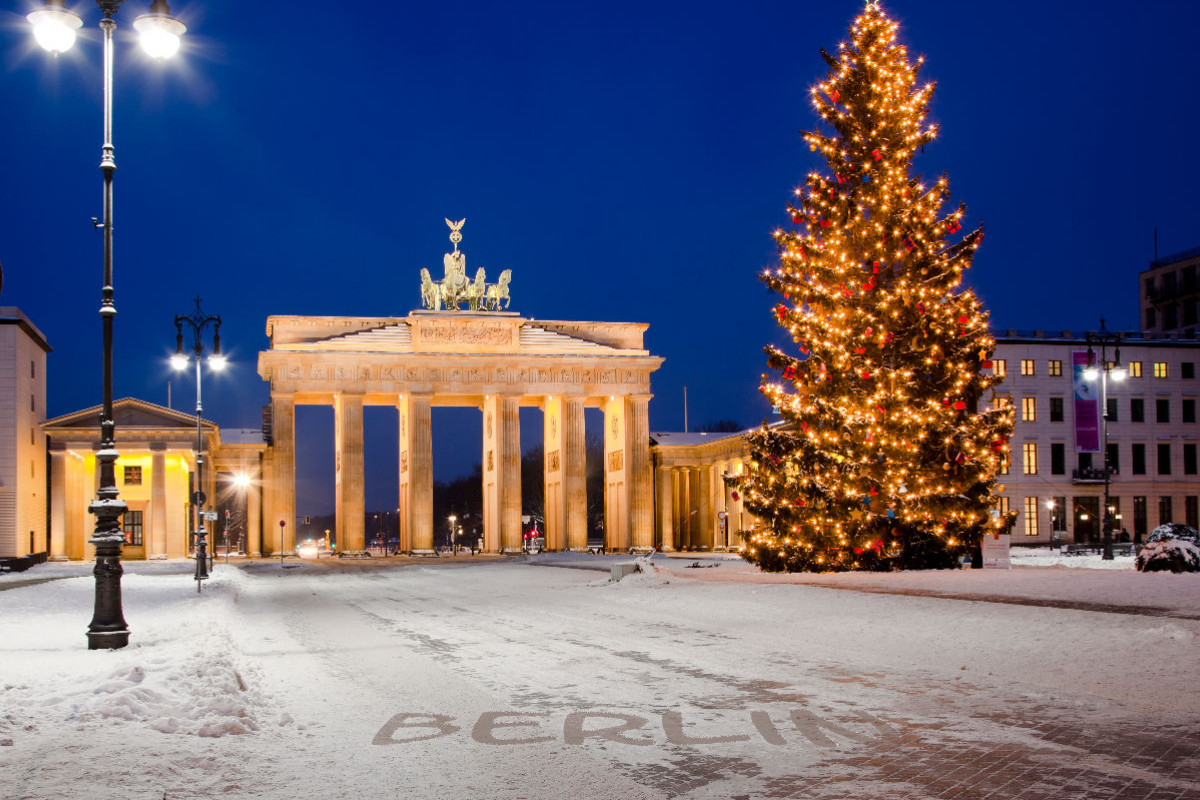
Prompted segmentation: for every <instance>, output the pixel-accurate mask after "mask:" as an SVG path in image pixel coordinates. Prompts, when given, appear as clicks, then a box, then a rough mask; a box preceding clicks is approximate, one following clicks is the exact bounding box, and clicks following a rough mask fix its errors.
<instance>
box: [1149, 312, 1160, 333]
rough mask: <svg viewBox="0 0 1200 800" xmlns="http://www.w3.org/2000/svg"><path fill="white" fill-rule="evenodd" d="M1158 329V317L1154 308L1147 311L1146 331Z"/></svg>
mask: <svg viewBox="0 0 1200 800" xmlns="http://www.w3.org/2000/svg"><path fill="white" fill-rule="evenodd" d="M1157 327H1158V315H1157V314H1155V313H1154V309H1153V308H1147V309H1146V330H1148V331H1152V330H1154V329H1155V328H1157Z"/></svg>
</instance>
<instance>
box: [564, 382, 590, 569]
mask: <svg viewBox="0 0 1200 800" xmlns="http://www.w3.org/2000/svg"><path fill="white" fill-rule="evenodd" d="M562 405H563V415H562V428H563V468H564V474H563V490H564V491H563V494H564V497H565V502H566V524H567V539H566V547H567V549H568V550H587V535H588V519H587V436H586V430H585V426H584V416H583V398H582V397H568V398H566V399H565V400H564V401H563V404H562Z"/></svg>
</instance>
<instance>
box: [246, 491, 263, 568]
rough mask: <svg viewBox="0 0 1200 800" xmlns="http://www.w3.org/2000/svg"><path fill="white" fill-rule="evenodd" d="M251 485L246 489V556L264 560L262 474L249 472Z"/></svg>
mask: <svg viewBox="0 0 1200 800" xmlns="http://www.w3.org/2000/svg"><path fill="white" fill-rule="evenodd" d="M248 474H249V475H250V485H249V486H247V487H246V489H245V491H246V555H248V556H250V557H251V558H262V487H263V481H262V473H261V471H260V472H258V474H255V470H253V469H250V470H248Z"/></svg>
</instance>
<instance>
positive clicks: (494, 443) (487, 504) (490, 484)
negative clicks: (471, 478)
mask: <svg viewBox="0 0 1200 800" xmlns="http://www.w3.org/2000/svg"><path fill="white" fill-rule="evenodd" d="M481 410H482V412H483V443H482V444H483V452H482V453H481V454H480V458H481V459H482V462H481V463H482V464H483V487H482V491H483V549H484V550H485V551H486V552H488V553H499V552H500V461H499V459H498V458H497V456H498V452H497V451H498V449H499V447H500V444H499V442H500V439H499V431H500V424H499V419H500V398H499V397H497V396H496V395H494V394H489V395H485V396H484V398H483V408H482V409H481Z"/></svg>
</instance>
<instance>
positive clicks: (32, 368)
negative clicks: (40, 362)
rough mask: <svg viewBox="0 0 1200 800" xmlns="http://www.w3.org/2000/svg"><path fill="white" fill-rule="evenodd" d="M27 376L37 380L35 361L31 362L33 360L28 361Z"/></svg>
mask: <svg viewBox="0 0 1200 800" xmlns="http://www.w3.org/2000/svg"><path fill="white" fill-rule="evenodd" d="M29 377H30V378H32V379H33V380H37V363H36V362H33V361H30V362H29Z"/></svg>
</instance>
